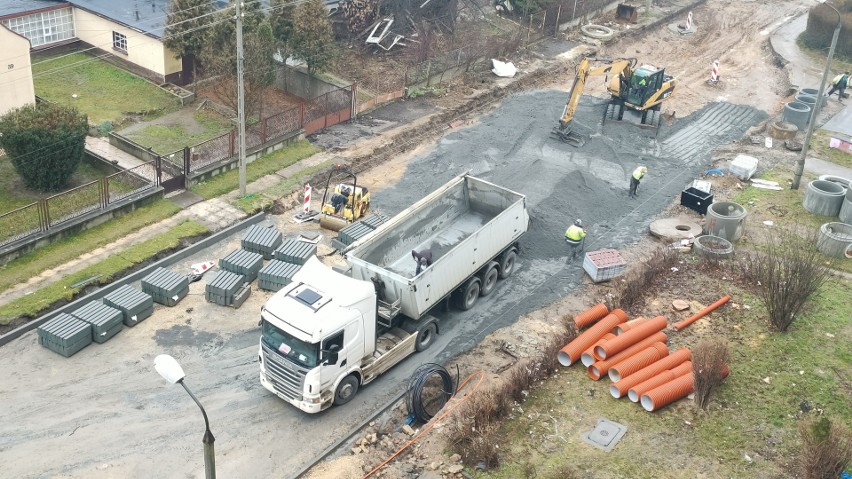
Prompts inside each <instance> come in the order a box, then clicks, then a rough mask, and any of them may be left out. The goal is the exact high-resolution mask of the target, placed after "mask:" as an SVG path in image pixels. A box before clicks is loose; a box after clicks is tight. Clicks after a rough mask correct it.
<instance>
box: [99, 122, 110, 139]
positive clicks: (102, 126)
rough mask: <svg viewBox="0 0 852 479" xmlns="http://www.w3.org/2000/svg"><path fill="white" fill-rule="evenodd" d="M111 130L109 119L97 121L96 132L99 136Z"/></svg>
mask: <svg viewBox="0 0 852 479" xmlns="http://www.w3.org/2000/svg"><path fill="white" fill-rule="evenodd" d="M112 130H113V125H112V122H111V121H109V120H104V121H102V122H100V123H98V134H100V135H101V136H107V135H108V134H109V132H111V131H112Z"/></svg>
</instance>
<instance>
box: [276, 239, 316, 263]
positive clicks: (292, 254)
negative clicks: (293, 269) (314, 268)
mask: <svg viewBox="0 0 852 479" xmlns="http://www.w3.org/2000/svg"><path fill="white" fill-rule="evenodd" d="M316 254H317V245H315V244H313V243H307V242H304V241H299V240H287V241H285V242H284V244H282V245H281V246H279V247H278V248H277V249H276V250H275V255H274V256H275V259H277V260H278V261H284V262H286V263H292V264H298V265H303V264H305V262H306V261H308V258H310V257H311V256H314V255H316Z"/></svg>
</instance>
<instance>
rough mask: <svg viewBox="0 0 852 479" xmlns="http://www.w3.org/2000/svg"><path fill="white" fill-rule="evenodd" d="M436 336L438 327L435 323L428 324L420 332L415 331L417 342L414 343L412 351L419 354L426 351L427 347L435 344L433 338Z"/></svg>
mask: <svg viewBox="0 0 852 479" xmlns="http://www.w3.org/2000/svg"><path fill="white" fill-rule="evenodd" d="M437 334H438V327H437V326H435V323H429V324H427V325H426V326H424V327H423V329H421V330H420V331H417V340H416V341H415V343H414V349H415V350H416V351H417V352H418V353H419V352H420V351H426V350H427V349H429V346H431V345H432V343H434V342H435V336H436V335H437Z"/></svg>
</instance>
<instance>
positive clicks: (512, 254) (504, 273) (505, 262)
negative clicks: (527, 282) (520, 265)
mask: <svg viewBox="0 0 852 479" xmlns="http://www.w3.org/2000/svg"><path fill="white" fill-rule="evenodd" d="M517 260H518V252H517V251H516V250H515V249H511V250H509V251H506V252H505V253H503V256H502V257H500V279H506V278H508V277H509V276H512V273H514V272H515V262H516V261H517Z"/></svg>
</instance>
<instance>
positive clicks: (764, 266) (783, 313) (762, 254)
mask: <svg viewBox="0 0 852 479" xmlns="http://www.w3.org/2000/svg"><path fill="white" fill-rule="evenodd" d="M816 242H817V232H816V231H815V230H813V229H807V228H805V227H803V226H801V225H796V226H794V227H793V228H792V229H790V230H789V231H783V230H782V231H775V232H773V233H772V234H767V235H766V237H765V243H764V244H763V245H762V246H761V250H760V251H749V252H746V253H745V254H744V257H743V260H742V261H741V262H740V265H741V267H742V270H743V273H744V274H745V276H746V277H747V278H749V279H751V280H752V281H754V282H755V283H756V285H757V288H758V295H759V296H760V299H761V300H762V301H763V304H764V305H765V306H766V310H767V312H768V313H769V322H770V325H771V327H772V328H773V329H774V330H776V331H786V330H787V328H789V327H790V325H791V324H792V323H793V320H794V319H795V318H796V315H797V314H798V313H799V311H801V309H802V307H803V306H804V305H805V303H806V302H807V301H808V298H810V297H811V295H813V294H814V293H815V292H816V291H817V290H818V289H819V288H820V287H821V286H822V285H823V284H824V283H825V282H826V280H827V279H828V278H829V276H830V274H831V273H830V270H829V268H828V267H827V264H828V265H830V264H831V263H830V259H828V258H826V257H824V256H823V255H822V253H820V252H819V251H818V250H817V248H816Z"/></svg>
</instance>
